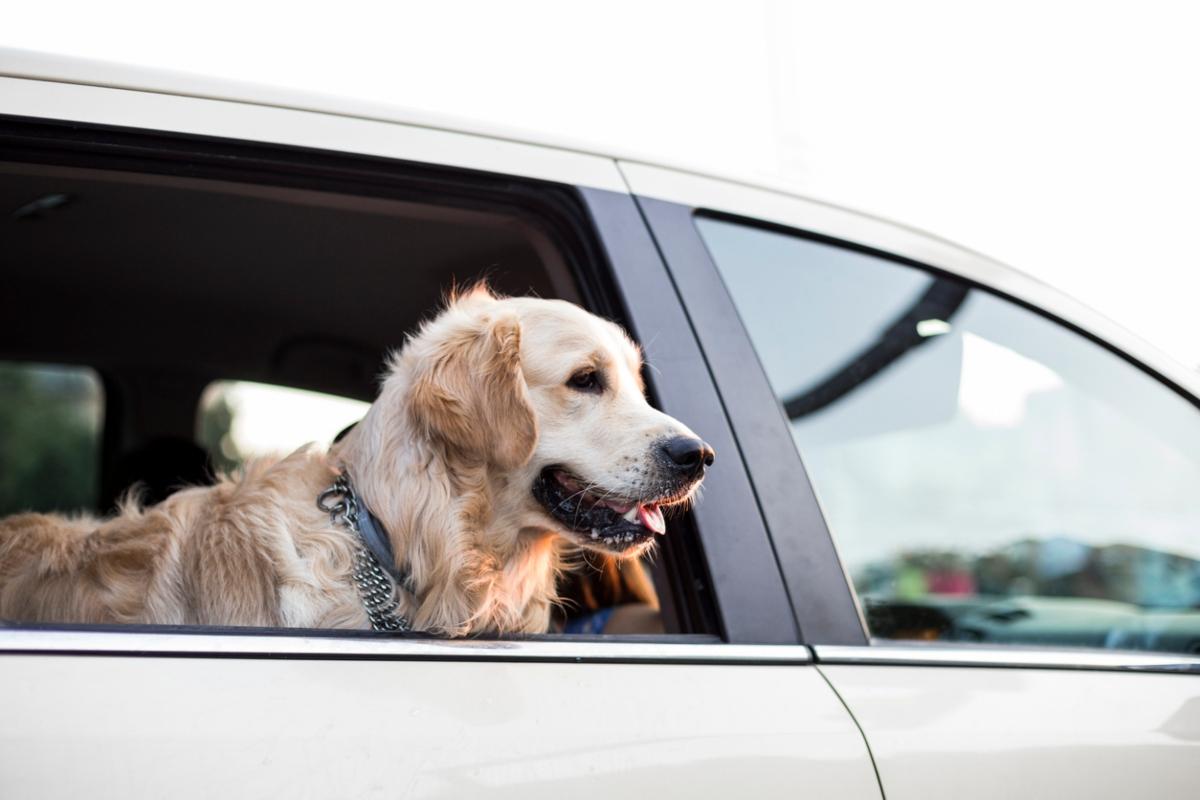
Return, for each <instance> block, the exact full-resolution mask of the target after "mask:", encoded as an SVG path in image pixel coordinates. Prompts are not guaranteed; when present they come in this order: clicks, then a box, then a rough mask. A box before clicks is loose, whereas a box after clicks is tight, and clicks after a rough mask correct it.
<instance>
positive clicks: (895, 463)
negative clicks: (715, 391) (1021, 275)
mask: <svg viewBox="0 0 1200 800" xmlns="http://www.w3.org/2000/svg"><path fill="white" fill-rule="evenodd" d="M697 225H698V227H699V230H700V232H701V235H702V237H703V239H704V241H705V243H706V245H707V247H708V248H709V250H710V252H711V253H712V255H713V257H714V260H715V262H716V264H717V266H718V269H719V270H720V273H721V275H722V277H723V279H724V281H725V282H726V285H727V286H728V289H729V291H730V293H731V295H732V297H733V299H734V302H735V304H736V306H737V308H738V311H739V313H740V315H741V317H742V319H743V321H744V323H745V326H746V329H747V330H748V332H749V334H750V337H751V339H752V340H753V342H754V344H755V347H756V349H757V351H758V353H759V356H760V358H761V361H762V364H763V366H764V368H765V370H766V373H767V376H768V378H769V380H770V382H771V384H772V386H773V388H774V391H775V393H776V394H777V396H778V397H779V399H780V402H781V404H782V405H783V407H784V409H785V411H786V413H787V416H788V418H789V420H790V424H791V430H792V435H793V437H794V439H795V443H796V445H797V447H798V448H799V450H800V453H801V456H802V458H803V461H804V464H805V466H806V468H807V470H808V472H809V476H810V478H811V480H812V481H813V484H814V487H815V489H816V491H817V494H818V497H819V499H820V502H821V505H822V508H823V510H824V513H825V515H826V518H827V520H828V523H829V525H830V528H831V531H832V533H833V536H834V539H835V541H836V543H837V545H838V549H839V552H840V554H841V557H842V559H843V561H844V563H845V566H846V567H847V569H848V571H849V573H850V575H851V577H852V580H853V583H854V587H855V589H856V590H857V592H858V596H859V599H860V601H861V603H862V605H863V608H864V611H865V614H866V617H867V621H868V624H869V628H870V631H871V633H872V635H873V636H875V637H880V638H891V639H943V640H945V639H949V640H958V641H980V642H1002V643H1044V644H1055V645H1078V646H1091V647H1112V648H1134V649H1150V650H1167V651H1181V652H1198V651H1200V415H1198V412H1197V409H1196V407H1195V406H1193V405H1192V404H1191V403H1190V402H1189V401H1188V400H1186V399H1184V398H1183V397H1181V396H1180V395H1179V394H1177V393H1175V392H1174V391H1172V390H1171V389H1170V388H1168V387H1167V386H1165V385H1163V384H1162V383H1160V382H1158V381H1157V380H1155V379H1154V378H1153V377H1151V376H1149V375H1147V374H1146V373H1145V372H1143V371H1141V370H1140V369H1138V368H1136V367H1135V366H1133V365H1131V364H1130V363H1128V362H1127V361H1125V360H1123V359H1122V358H1120V357H1118V356H1117V355H1115V354H1113V353H1111V352H1110V351H1108V350H1106V349H1105V348H1103V347H1101V346H1099V345H1098V344H1096V343H1094V342H1092V341H1090V340H1088V339H1086V338H1085V337H1083V336H1081V335H1079V334H1077V333H1075V332H1073V331H1071V330H1069V329H1067V328H1066V327H1064V326H1062V325H1060V324H1058V323H1056V322H1054V321H1052V320H1050V319H1047V318H1045V317H1043V316H1041V315H1039V314H1037V313H1034V312H1032V311H1029V310H1027V309H1025V308H1022V307H1020V306H1018V305H1016V304H1015V303H1012V302H1009V301H1007V300H1004V299H1002V298H1000V297H997V296H995V295H993V294H990V293H988V292H986V291H983V290H980V289H978V288H973V287H970V286H968V285H967V284H965V283H963V282H960V281H957V280H953V279H950V278H946V277H941V276H937V275H935V274H933V273H930V272H926V271H924V270H921V269H916V268H913V267H909V266H905V265H901V264H898V263H894V262H891V261H888V260H885V259H882V258H878V257H875V256H871V255H865V254H862V253H859V252H856V251H852V250H849V249H846V248H842V247H837V246H833V245H830V244H825V243H821V242H816V241H812V240H809V239H805V238H802V237H799V236H794V235H789V234H785V233H779V232H774V231H768V230H763V229H758V228H754V227H750V226H746V225H741V224H736V223H732V222H728V221H724V220H717V219H709V218H704V217H700V218H698V219H697Z"/></svg>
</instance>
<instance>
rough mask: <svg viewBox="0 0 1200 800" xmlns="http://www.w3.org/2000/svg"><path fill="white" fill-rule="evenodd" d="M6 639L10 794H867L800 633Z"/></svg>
mask: <svg viewBox="0 0 1200 800" xmlns="http://www.w3.org/2000/svg"><path fill="white" fill-rule="evenodd" d="M39 634H44V635H39ZM52 645H53V646H58V647H61V648H63V651H64V652H60V653H58V654H55V653H54V652H52ZM5 647H7V648H8V649H9V650H10V654H8V655H5V656H4V657H3V658H0V705H2V706H3V707H4V709H5V713H4V714H3V715H2V716H0V743H2V744H3V746H2V747H0V794H3V796H5V797H13V798H16V797H35V796H36V797H41V798H56V797H63V798H67V797H79V796H81V795H86V796H87V797H90V798H106V797H113V798H118V797H119V798H125V797H132V796H144V797H162V796H171V797H180V798H187V797H214V796H226V797H263V796H268V795H269V796H276V795H278V796H283V795H296V796H302V797H395V796H404V797H493V798H494V797H520V798H537V797H546V798H562V797H568V796H569V797H580V798H584V797H595V798H612V797H630V796H633V797H643V796H680V795H688V796H693V797H718V796H727V795H729V794H731V793H737V792H747V791H748V792H750V793H751V794H753V795H754V796H755V797H792V798H794V797H813V798H824V797H833V796H837V797H844V798H877V797H879V789H878V784H877V782H876V780H875V776H874V772H873V770H872V768H871V764H870V758H869V755H868V754H867V751H866V748H865V746H864V745H863V741H862V736H861V734H860V733H859V731H858V729H857V728H856V727H855V725H854V723H853V721H852V720H851V719H850V718H849V716H848V715H847V714H846V712H845V709H844V707H843V706H842V704H841V702H840V701H839V700H838V699H837V697H836V695H835V694H834V693H833V692H832V690H830V689H829V686H828V684H827V683H826V682H825V681H824V679H823V678H822V677H821V676H820V675H819V674H818V673H817V671H816V669H815V668H814V667H813V666H812V665H811V664H805V663H804V662H805V659H806V658H807V651H806V650H805V648H799V647H774V648H772V647H755V648H746V647H742V648H736V647H735V648H734V649H733V650H729V649H728V648H726V647H724V646H721V645H716V646H715V648H716V650H717V653H716V655H714V653H713V647H714V646H706V645H694V646H691V645H674V646H672V645H653V644H647V645H637V644H629V643H624V644H621V643H590V644H589V643H569V642H552V641H549V642H548V641H542V642H530V643H505V644H495V643H492V644H488V643H474V642H457V643H454V642H438V641H436V640H435V641H425V642H422V641H420V640H398V639H392V640H382V641H381V640H379V639H378V638H375V639H371V638H367V639H365V640H364V639H339V638H334V637H325V638H320V637H309V638H302V637H298V636H296V637H290V636H283V637H263V636H258V637H256V636H205V635H195V634H174V635H172V634H162V635H148V634H135V633H89V632H74V633H55V632H45V631H9V632H0V649H2V648H5ZM19 647H29V648H32V650H26V651H18V652H12V651H17V650H18V648H19ZM88 648H90V649H91V652H92V654H91V655H84V654H83V651H84V650H87V649H88ZM139 648H145V649H144V650H142V651H141V652H140V654H139ZM680 650H682V651H685V652H683V653H682V654H681V653H680ZM771 651H774V652H771ZM65 652H72V653H73V654H65ZM621 654H623V655H621ZM755 655H761V656H762V657H763V658H762V660H761V661H758V662H757V663H756V662H755V661H754V660H752V659H753V657H754V656H755ZM619 656H620V657H623V658H624V659H626V660H625V661H623V662H618V663H613V662H614V661H617V658H618V657H619ZM733 656H736V657H737V658H736V659H735V658H733ZM727 658H728V661H726V660H725V659H727ZM672 659H675V660H674V661H672ZM705 659H707V663H706V661H705ZM739 659H740V660H739ZM666 698H669V701H665V699H666Z"/></svg>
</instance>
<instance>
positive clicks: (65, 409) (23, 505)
mask: <svg viewBox="0 0 1200 800" xmlns="http://www.w3.org/2000/svg"><path fill="white" fill-rule="evenodd" d="M103 418H104V407H103V392H102V390H101V388H100V380H99V378H97V376H96V374H95V373H94V372H92V371H91V370H90V369H85V368H81V367H62V366H55V365H50V364H23V363H11V362H0V517H2V516H5V515H7V514H14V513H17V512H20V511H67V512H71V511H92V510H94V509H95V506H96V498H97V492H98V488H99V487H98V466H99V460H100V433H101V426H102V421H103Z"/></svg>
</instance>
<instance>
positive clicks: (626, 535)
mask: <svg viewBox="0 0 1200 800" xmlns="http://www.w3.org/2000/svg"><path fill="white" fill-rule="evenodd" d="M533 496H534V497H535V498H537V501H538V502H539V503H541V504H542V506H544V507H545V509H546V511H547V512H548V513H549V514H550V516H552V517H553V518H554V519H555V520H557V521H558V522H559V523H561V524H562V525H563V526H564V527H566V528H568V529H569V530H571V531H572V532H574V533H575V534H576V535H577V537H578V538H579V540H580V541H581V542H582V543H583V544H585V545H593V546H598V547H602V548H604V549H606V550H612V551H614V552H618V553H624V552H628V551H630V550H634V549H637V548H639V547H640V546H641V545H643V544H645V543H647V542H649V541H650V540H651V539H653V538H654V536H655V535H661V534H664V533H666V532H667V523H666V520H665V519H663V511H662V509H663V506H665V505H669V504H671V503H672V502H678V501H679V500H681V499H682V497H658V498H654V499H652V500H645V499H643V500H631V499H627V498H615V497H611V496H609V495H608V494H607V493H605V492H602V491H599V490H597V489H595V488H592V487H590V486H587V485H586V484H585V482H584V481H581V480H580V479H579V478H577V477H575V476H574V475H571V474H570V473H568V472H567V471H565V470H564V469H562V468H561V467H547V468H546V469H544V470H542V472H541V474H539V475H538V477H537V480H535V481H534V484H533ZM685 496H686V493H685Z"/></svg>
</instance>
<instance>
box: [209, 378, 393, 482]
mask: <svg viewBox="0 0 1200 800" xmlns="http://www.w3.org/2000/svg"><path fill="white" fill-rule="evenodd" d="M369 407H370V404H369V403H364V402H362V401H360V400H351V399H349V398H346V397H337V396H335V395H330V394H322V393H320V392H309V391H305V390H303V389H292V388H288V387H286V386H271V385H269V384H265V383H250V382H248V381H215V382H214V383H211V384H209V386H208V388H206V389H205V390H204V394H203V396H202V397H201V399H200V413H199V415H198V418H197V422H196V439H197V441H199V442H200V444H202V445H204V447H205V448H206V449H207V450H208V452H209V453H210V454H211V456H212V459H213V464H214V465H215V466H216V467H217V469H218V470H221V471H224V472H228V471H230V470H233V469H235V468H237V467H240V466H241V465H242V464H243V463H245V461H246V460H247V459H249V458H257V457H259V456H267V455H286V454H288V453H291V452H292V451H293V450H295V449H296V448H297V447H300V446H301V445H304V444H308V443H309V442H316V443H317V444H319V445H321V446H324V447H327V446H329V444H330V443H331V442H332V441H333V439H334V437H335V436H337V435H338V434H339V433H340V432H341V431H342V430H344V429H345V428H346V427H348V426H350V425H353V424H354V423H356V422H358V421H359V420H360V419H362V418H363V416H364V415H365V414H366V413H367V409H368V408H369Z"/></svg>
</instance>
